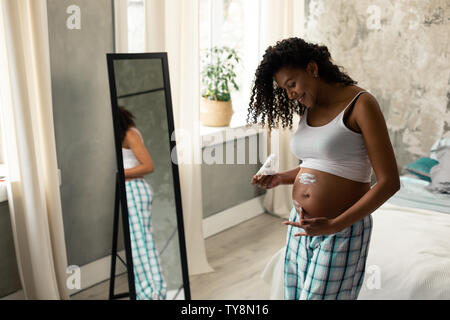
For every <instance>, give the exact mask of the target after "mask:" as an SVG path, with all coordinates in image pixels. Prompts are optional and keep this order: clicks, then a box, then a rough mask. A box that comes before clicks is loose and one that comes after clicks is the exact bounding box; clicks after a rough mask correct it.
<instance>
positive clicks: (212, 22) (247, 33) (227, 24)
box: [200, 0, 260, 127]
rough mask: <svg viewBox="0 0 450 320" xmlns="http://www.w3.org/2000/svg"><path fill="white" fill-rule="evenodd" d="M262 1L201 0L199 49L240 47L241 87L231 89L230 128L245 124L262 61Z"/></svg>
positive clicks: (238, 71) (238, 78)
mask: <svg viewBox="0 0 450 320" xmlns="http://www.w3.org/2000/svg"><path fill="white" fill-rule="evenodd" d="M259 12H260V0H200V50H204V49H207V48H211V47H213V46H228V47H232V48H234V49H236V50H237V52H238V53H239V55H240V57H241V59H242V60H241V63H240V64H239V65H238V66H237V68H236V74H237V79H236V83H237V84H238V86H239V88H240V90H239V91H236V90H234V89H231V99H232V101H233V110H234V112H235V113H234V114H233V119H232V121H231V122H232V123H231V124H230V126H231V127H233V126H239V125H243V124H245V120H246V116H247V108H248V104H249V102H250V89H251V85H252V81H253V78H254V74H255V70H256V68H257V66H258V63H259V59H260V57H259V24H260V14H259Z"/></svg>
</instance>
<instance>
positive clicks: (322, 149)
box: [290, 91, 372, 182]
mask: <svg viewBox="0 0 450 320" xmlns="http://www.w3.org/2000/svg"><path fill="white" fill-rule="evenodd" d="M365 92H367V91H361V92H359V93H358V94H357V95H356V96H355V97H354V98H353V99H352V101H350V103H349V104H348V105H347V107H345V108H344V110H342V112H341V113H339V114H338V115H337V116H336V117H335V118H334V119H333V120H331V121H330V122H329V123H327V124H325V125H323V126H320V127H311V126H309V125H308V123H307V122H308V121H307V116H308V108H306V110H305V113H304V114H303V116H302V117H301V119H300V122H299V125H298V128H297V131H296V132H295V133H294V135H293V136H292V139H291V141H290V147H291V151H292V153H293V154H294V155H295V156H296V157H297V158H299V159H301V160H303V162H302V163H301V164H300V165H299V166H300V167H302V168H310V169H316V170H320V171H324V172H328V173H331V174H334V175H337V176H340V177H344V178H347V179H351V180H354V181H359V182H370V181H371V179H370V178H371V175H372V165H371V162H370V158H369V155H368V154H367V149H366V147H365V143H364V139H363V137H362V134H361V133H357V132H354V131H352V130H350V129H349V128H347V127H346V126H345V124H344V121H343V117H344V113H345V110H347V108H348V107H351V106H352V105H354V102H356V100H357V99H358V97H359V96H360V94H362V93H365Z"/></svg>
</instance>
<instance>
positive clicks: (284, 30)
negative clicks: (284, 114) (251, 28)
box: [259, 0, 304, 218]
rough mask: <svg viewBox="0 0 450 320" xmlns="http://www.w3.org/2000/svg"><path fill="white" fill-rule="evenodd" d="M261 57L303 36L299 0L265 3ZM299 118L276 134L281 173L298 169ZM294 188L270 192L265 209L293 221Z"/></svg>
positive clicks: (273, 140)
mask: <svg viewBox="0 0 450 320" xmlns="http://www.w3.org/2000/svg"><path fill="white" fill-rule="evenodd" d="M260 19H261V23H260V35H259V37H260V48H259V51H260V57H262V55H263V54H264V51H265V50H266V48H267V47H268V46H270V45H275V44H276V42H277V41H278V40H282V39H285V38H290V37H294V36H295V37H300V38H301V37H302V36H303V31H304V30H303V24H304V1H297V0H261V17H260ZM298 121H299V116H297V115H295V116H294V119H293V129H292V130H289V129H288V128H286V129H276V130H272V132H271V137H270V142H271V143H270V147H269V148H270V152H271V153H272V152H273V153H276V154H278V158H279V171H286V170H290V169H293V168H295V167H297V166H298V162H299V161H298V159H297V158H295V157H294V155H293V154H292V153H291V151H290V146H289V142H290V139H291V137H292V134H293V133H294V132H295V130H296V129H297V125H298ZM292 187H293V186H292V185H282V186H278V187H276V188H274V189H269V190H267V192H266V195H265V197H264V202H263V205H264V207H265V208H266V210H267V211H269V212H271V213H272V214H276V215H278V216H281V217H283V218H288V217H289V212H290V209H291V207H292Z"/></svg>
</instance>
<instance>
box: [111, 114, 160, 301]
mask: <svg viewBox="0 0 450 320" xmlns="http://www.w3.org/2000/svg"><path fill="white" fill-rule="evenodd" d="M133 118H134V116H133V115H132V113H131V112H130V111H128V110H126V109H125V108H124V107H121V106H120V107H119V119H120V132H121V141H122V154H123V167H124V173H125V186H126V192H127V204H128V220H129V224H130V238H131V249H132V257H133V271H134V279H135V287H136V299H137V300H165V299H166V291H167V286H166V282H165V280H164V277H163V274H162V271H161V263H160V260H159V256H158V251H157V249H156V246H155V242H154V240H153V232H152V225H151V212H152V203H153V195H154V193H153V189H152V187H151V185H150V184H149V183H148V182H147V181H146V180H145V179H144V175H147V174H149V173H152V172H153V170H154V166H153V160H152V158H151V156H150V153H149V152H148V150H147V148H146V147H145V144H144V139H143V138H142V135H141V133H140V132H139V130H138V129H137V128H136V125H135V123H134V121H133Z"/></svg>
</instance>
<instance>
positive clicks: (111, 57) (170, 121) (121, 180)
mask: <svg viewBox="0 0 450 320" xmlns="http://www.w3.org/2000/svg"><path fill="white" fill-rule="evenodd" d="M106 56H107V63H108V77H109V83H110V86H109V88H110V97H111V108H112V116H113V125H114V142H115V147H116V159H117V173H118V174H117V177H118V184H119V192H120V199H121V201H120V203H121V211H122V225H123V232H124V245H125V256H126V262H127V270H128V287H129V290H130V291H129V297H130V300H136V289H135V286H134V273H133V259H132V255H131V242H130V228H129V223H128V205H127V200H126V199H127V197H126V190H125V173H124V169H123V158H122V143H121V141H120V125H119V112H118V110H119V109H118V103H117V89H116V81H115V78H116V77H115V72H114V61H115V60H126V59H128V60H130V59H161V63H162V68H163V78H164V89H165V90H164V94H165V100H166V101H165V102H166V113H167V127H168V129H169V132H168V135H169V144H170V150H171V151H172V150H176V140H175V127H174V118H173V112H172V95H171V90H170V77H169V64H168V59H167V52H151V53H107V54H106ZM171 133H173V134H171ZM172 135H173V136H172ZM172 139H173V140H172ZM171 154H172V152H171ZM174 155H175V157H177V153H176V152H175V153H174ZM175 160H176V163H174V161H171V162H172V176H173V188H174V195H175V206H176V211H177V227H178V243H179V248H180V255H181V270H182V277H183V289H184V297H185V300H191V292H190V286H189V272H188V263H187V253H186V243H185V233H184V222H183V209H182V202H181V190H180V177H179V171H178V159H175Z"/></svg>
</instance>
